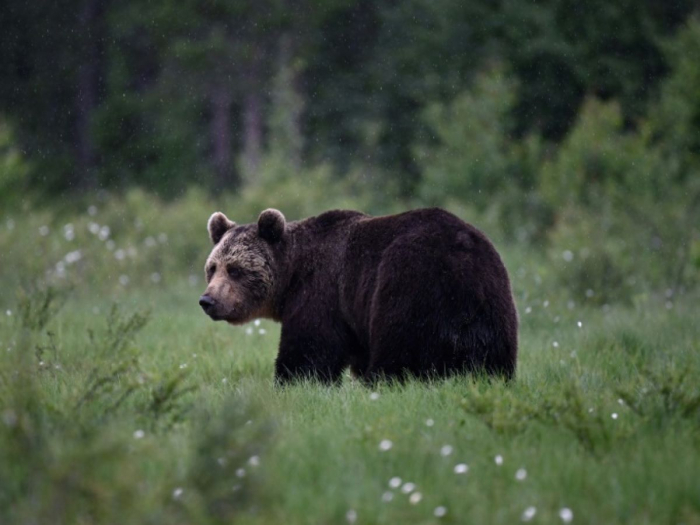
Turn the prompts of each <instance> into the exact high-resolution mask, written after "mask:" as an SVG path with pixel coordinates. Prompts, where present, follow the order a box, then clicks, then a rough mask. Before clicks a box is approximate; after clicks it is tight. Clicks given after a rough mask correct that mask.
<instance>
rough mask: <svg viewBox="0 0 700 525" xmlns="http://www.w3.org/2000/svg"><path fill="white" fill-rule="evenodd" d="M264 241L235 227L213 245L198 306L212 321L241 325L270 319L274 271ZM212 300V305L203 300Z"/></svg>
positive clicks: (254, 231) (250, 229) (249, 229)
mask: <svg viewBox="0 0 700 525" xmlns="http://www.w3.org/2000/svg"><path fill="white" fill-rule="evenodd" d="M269 257H270V255H269V253H268V249H267V246H266V245H265V241H263V240H262V239H260V238H259V237H258V235H257V233H256V230H255V229H254V228H251V227H250V226H235V227H233V228H231V229H230V230H229V231H228V232H227V233H226V234H225V235H224V236H223V237H222V238H221V240H220V241H219V242H218V243H217V244H216V246H214V249H213V250H212V252H211V254H210V255H209V258H208V259H207V262H206V265H205V267H204V271H205V275H206V279H207V283H208V286H207V289H206V290H205V292H204V294H203V296H202V298H201V300H200V304H201V305H202V308H204V311H205V312H206V314H207V315H209V316H210V317H211V318H212V319H213V320H215V321H227V322H229V323H231V324H242V323H246V322H248V321H250V320H252V319H255V318H258V317H271V315H272V313H271V292H272V287H273V272H272V268H271V266H270V262H269ZM206 298H209V299H211V304H202V300H204V301H205V303H206V301H207V299H206Z"/></svg>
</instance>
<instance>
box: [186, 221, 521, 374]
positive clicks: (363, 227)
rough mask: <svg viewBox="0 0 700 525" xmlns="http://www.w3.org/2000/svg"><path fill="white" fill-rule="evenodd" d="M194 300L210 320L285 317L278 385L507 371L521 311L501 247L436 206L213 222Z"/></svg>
mask: <svg viewBox="0 0 700 525" xmlns="http://www.w3.org/2000/svg"><path fill="white" fill-rule="evenodd" d="M208 229H209V236H210V237H211V240H212V242H213V243H214V249H213V251H212V252H211V255H210V256H209V258H208V259H207V262H206V266H205V272H206V279H207V283H208V286H207V289H206V291H205V292H204V294H203V295H202V296H201V297H200V299H199V304H200V305H201V307H202V308H203V309H204V311H205V312H206V313H207V314H208V315H209V316H210V317H211V318H212V319H214V320H215V321H219V320H223V321H228V322H229V323H231V324H241V323H245V322H247V321H250V320H252V319H255V318H258V317H266V318H269V319H274V320H275V321H279V322H281V323H282V334H281V340H280V344H279V354H278V356H277V361H276V366H275V372H276V379H277V380H278V381H279V382H282V383H284V382H287V381H289V380H293V379H297V378H316V379H319V380H321V381H324V382H329V383H332V382H337V381H339V380H340V379H341V377H342V373H343V371H344V370H345V369H346V368H347V367H348V366H349V367H350V368H351V370H352V372H353V373H354V374H355V375H356V376H359V377H360V378H362V379H364V380H366V381H368V382H372V381H374V380H376V379H379V378H389V379H398V380H401V379H404V378H406V377H409V376H418V377H428V378H429V377H440V376H447V375H451V374H454V373H468V372H484V373H487V374H493V375H498V376H503V377H505V378H508V379H510V378H512V377H513V375H514V374H515V367H516V357H517V347H518V336H517V331H518V316H517V312H516V309H515V304H514V302H513V296H512V293H511V288H510V282H509V280H508V274H507V273H506V269H505V267H504V265H503V262H502V261H501V258H500V257H499V255H498V253H497V252H496V249H495V248H494V247H493V245H492V244H491V242H490V241H489V240H488V239H487V238H486V236H485V235H484V234H483V233H481V232H480V231H479V230H477V229H476V228H474V227H473V226H471V225H469V224H467V223H465V222H463V221H462V220H460V219H458V218H457V217H455V216H454V215H452V214H451V213H448V212H446V211H444V210H441V209H436V208H431V209H420V210H414V211H408V212H405V213H400V214H398V215H388V216H384V217H371V216H368V215H365V214H363V213H359V212H356V211H342V210H336V211H329V212H326V213H322V214H321V215H318V216H316V217H311V218H308V219H304V220H300V221H294V222H286V220H285V218H284V216H283V215H282V213H281V212H279V211H277V210H273V209H268V210H265V211H263V212H262V213H261V214H260V217H259V218H258V222H257V223H254V224H243V225H238V224H236V223H234V222H232V221H230V220H229V219H228V218H226V216H225V215H224V214H223V213H220V212H217V213H214V214H213V215H212V216H211V218H210V219H209V223H208Z"/></svg>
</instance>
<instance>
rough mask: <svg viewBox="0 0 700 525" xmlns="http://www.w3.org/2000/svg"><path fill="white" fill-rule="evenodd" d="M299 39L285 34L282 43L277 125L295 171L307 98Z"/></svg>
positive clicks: (279, 61)
mask: <svg viewBox="0 0 700 525" xmlns="http://www.w3.org/2000/svg"><path fill="white" fill-rule="evenodd" d="M296 44H297V43H296V39H295V38H294V36H293V35H292V34H291V33H290V32H285V33H283V34H282V35H281V37H280V39H279V56H278V64H277V75H278V81H279V80H281V81H282V82H283V85H278V86H276V87H277V100H276V103H277V105H278V106H280V107H277V108H276V110H277V111H278V112H279V117H281V118H282V119H283V122H279V123H278V129H277V130H276V131H277V133H278V134H280V135H281V136H279V137H277V140H278V141H279V142H281V144H282V146H283V149H284V150H285V154H286V155H287V157H288V161H289V163H290V165H291V166H292V167H293V168H294V169H295V170H297V171H298V170H299V169H300V168H301V161H302V150H303V146H304V143H303V135H302V132H301V118H302V114H303V111H304V98H303V96H302V94H301V89H300V78H299V67H298V66H297V65H296V64H294V57H295V53H296Z"/></svg>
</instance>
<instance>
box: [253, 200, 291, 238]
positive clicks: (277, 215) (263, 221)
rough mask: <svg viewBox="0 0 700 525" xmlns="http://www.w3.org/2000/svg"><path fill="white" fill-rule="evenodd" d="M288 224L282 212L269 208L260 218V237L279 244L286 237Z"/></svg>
mask: <svg viewBox="0 0 700 525" xmlns="http://www.w3.org/2000/svg"><path fill="white" fill-rule="evenodd" d="M286 224H287V221H286V220H285V218H284V215H282V212H281V211H279V210H274V209H272V208H269V209H267V210H265V211H264V212H262V213H261V214H260V217H258V235H260V237H262V238H263V239H265V240H266V241H268V242H277V241H279V240H280V239H281V238H282V235H284V227H285V226H286Z"/></svg>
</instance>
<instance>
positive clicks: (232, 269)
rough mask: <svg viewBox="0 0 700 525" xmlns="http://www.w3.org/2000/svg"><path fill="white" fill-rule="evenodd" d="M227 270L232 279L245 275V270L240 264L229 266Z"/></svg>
mask: <svg viewBox="0 0 700 525" xmlns="http://www.w3.org/2000/svg"><path fill="white" fill-rule="evenodd" d="M227 271H228V276H229V277H230V278H231V279H239V278H240V277H241V276H242V275H243V271H242V270H241V269H240V268H239V267H238V266H229V267H228V268H227Z"/></svg>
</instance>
